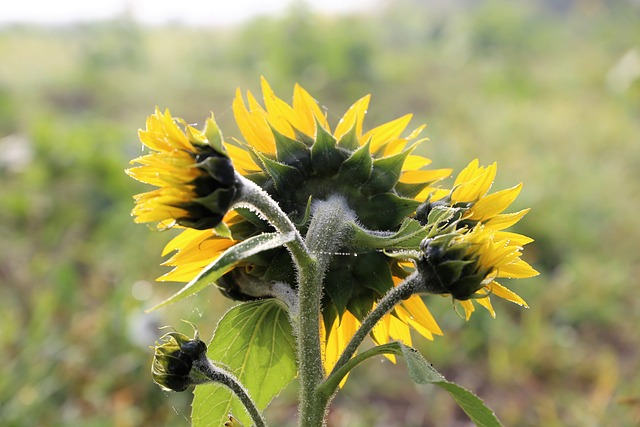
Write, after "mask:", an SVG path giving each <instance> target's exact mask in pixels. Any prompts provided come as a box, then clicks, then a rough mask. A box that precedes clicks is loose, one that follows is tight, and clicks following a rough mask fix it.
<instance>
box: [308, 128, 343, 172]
mask: <svg viewBox="0 0 640 427" xmlns="http://www.w3.org/2000/svg"><path fill="white" fill-rule="evenodd" d="M344 158H345V155H344V154H343V153H342V152H341V151H340V150H338V149H337V147H336V139H335V138H334V137H333V135H331V134H330V133H329V132H328V131H327V130H326V129H325V128H324V127H322V125H321V124H320V123H319V122H318V121H317V120H316V140H315V142H314V144H313V146H312V147H311V164H312V166H313V168H314V170H315V171H316V173H319V174H322V175H324V176H326V175H327V174H333V173H335V172H336V171H337V170H338V168H340V165H341V164H342V162H343V161H344Z"/></svg>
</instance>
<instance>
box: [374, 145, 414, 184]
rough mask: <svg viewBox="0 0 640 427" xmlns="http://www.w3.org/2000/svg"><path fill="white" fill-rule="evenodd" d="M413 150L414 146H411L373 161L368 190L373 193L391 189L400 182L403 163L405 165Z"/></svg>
mask: <svg viewBox="0 0 640 427" xmlns="http://www.w3.org/2000/svg"><path fill="white" fill-rule="evenodd" d="M412 151H413V148H409V149H407V150H404V151H403V152H401V153H398V154H394V155H392V156H389V157H383V158H380V159H375V160H374V161H373V169H372V171H371V177H370V178H369V182H368V183H367V189H368V191H370V192H371V194H375V193H382V192H385V191H391V189H393V187H394V186H395V185H396V183H397V182H398V179H400V174H401V172H402V165H404V162H405V160H407V156H409V154H410V153H411V152H412Z"/></svg>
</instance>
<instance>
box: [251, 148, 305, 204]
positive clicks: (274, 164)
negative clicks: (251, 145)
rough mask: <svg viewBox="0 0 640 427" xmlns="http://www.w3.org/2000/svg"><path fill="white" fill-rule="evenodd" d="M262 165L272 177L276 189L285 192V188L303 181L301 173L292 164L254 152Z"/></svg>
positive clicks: (294, 186)
mask: <svg viewBox="0 0 640 427" xmlns="http://www.w3.org/2000/svg"><path fill="white" fill-rule="evenodd" d="M256 154H257V155H258V157H259V158H260V161H261V162H262V165H263V166H264V168H263V169H264V170H265V171H266V172H267V173H268V174H269V175H270V176H271V178H273V183H274V185H275V186H276V189H277V190H278V191H279V192H280V193H282V194H286V192H287V190H289V189H293V188H296V186H298V185H299V184H300V183H301V182H303V181H304V179H303V176H302V173H301V172H300V171H299V170H298V169H296V168H295V167H293V166H289V165H286V164H284V163H280V162H278V161H276V160H272V159H270V158H269V157H267V156H265V155H264V154H262V153H256Z"/></svg>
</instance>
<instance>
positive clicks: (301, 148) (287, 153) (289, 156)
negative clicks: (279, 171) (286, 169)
mask: <svg viewBox="0 0 640 427" xmlns="http://www.w3.org/2000/svg"><path fill="white" fill-rule="evenodd" d="M271 131H272V132H273V135H274V137H275V142H276V158H277V159H278V161H279V162H281V163H286V164H288V165H294V166H296V167H298V168H306V167H308V165H309V164H310V162H311V157H310V150H309V147H308V146H307V144H305V143H304V142H301V141H298V140H296V139H291V138H289V137H287V136H286V135H283V134H281V133H280V132H278V131H277V130H275V129H273V128H272V129H271Z"/></svg>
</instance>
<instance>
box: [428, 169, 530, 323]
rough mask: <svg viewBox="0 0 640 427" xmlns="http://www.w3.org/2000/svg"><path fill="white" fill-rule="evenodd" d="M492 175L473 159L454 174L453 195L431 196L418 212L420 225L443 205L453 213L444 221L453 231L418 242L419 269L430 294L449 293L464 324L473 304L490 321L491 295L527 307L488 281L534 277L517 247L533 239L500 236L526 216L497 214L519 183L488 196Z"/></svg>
mask: <svg viewBox="0 0 640 427" xmlns="http://www.w3.org/2000/svg"><path fill="white" fill-rule="evenodd" d="M496 170H497V166H496V164H495V163H493V164H492V165H490V166H488V167H481V166H479V164H478V160H477V159H476V160H473V161H472V162H471V163H470V164H469V165H468V166H467V167H466V168H465V169H464V170H462V171H461V172H460V174H458V176H457V178H456V180H455V182H454V186H453V190H450V191H444V190H437V191H435V192H434V193H432V197H431V198H430V199H429V200H428V201H427V202H425V204H423V205H422V206H421V208H419V212H420V214H419V216H420V219H421V220H422V221H423V222H426V220H427V216H428V215H429V212H431V211H432V210H433V209H434V208H435V207H443V206H447V207H450V208H452V209H453V211H454V212H455V214H453V215H452V216H451V217H447V219H446V221H445V222H446V224H445V225H449V229H451V228H453V230H454V231H451V230H449V232H450V233H449V234H447V233H443V234H441V235H439V236H438V237H436V238H435V239H427V240H425V241H424V242H423V252H424V253H425V257H424V259H423V264H422V265H423V266H424V262H425V260H426V261H427V264H429V266H428V269H429V270H431V271H432V277H430V280H432V282H435V285H432V286H435V288H432V289H431V290H430V292H431V293H440V294H450V295H451V296H452V297H453V298H454V299H456V300H458V301H459V302H460V304H461V305H462V307H463V308H464V310H465V317H466V318H467V319H469V317H470V316H471V314H472V313H473V311H474V310H475V308H474V305H473V302H472V301H473V300H475V301H476V302H478V303H479V304H480V305H482V306H483V307H485V308H486V309H487V310H488V311H489V312H490V313H491V315H492V316H494V317H495V311H494V309H493V307H492V305H491V300H490V298H489V296H491V295H495V296H498V297H501V298H504V299H506V300H508V301H511V302H514V303H516V304H518V305H521V306H524V307H527V304H526V302H525V301H524V300H523V299H522V298H521V297H520V296H518V295H517V294H515V293H514V292H513V291H511V290H509V289H507V288H506V287H504V286H502V285H501V284H499V283H498V282H496V281H495V280H493V279H497V278H528V277H533V276H536V275H537V274H538V272H537V271H536V270H535V269H533V268H532V267H531V266H530V265H529V264H528V263H527V262H525V261H524V260H522V259H521V255H522V248H523V246H524V245H526V244H528V243H531V242H532V241H533V239H531V238H530V237H527V236H524V235H521V234H517V233H513V232H508V231H504V230H505V229H506V228H508V227H510V226H512V225H513V224H515V223H516V222H518V221H519V220H520V219H521V218H522V217H523V216H524V215H525V214H526V213H527V212H528V211H529V209H524V210H521V211H519V212H515V213H503V212H504V211H505V210H506V209H507V208H508V207H509V205H511V203H512V202H513V201H514V200H515V199H516V197H517V196H518V194H519V193H520V190H521V189H522V184H518V185H516V186H515V187H512V188H509V189H506V190H502V191H497V192H495V193H491V194H488V193H489V190H490V189H491V186H492V184H493V181H494V178H495V175H496ZM419 266H420V263H419ZM438 270H439V271H438ZM427 275H428V274H427Z"/></svg>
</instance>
